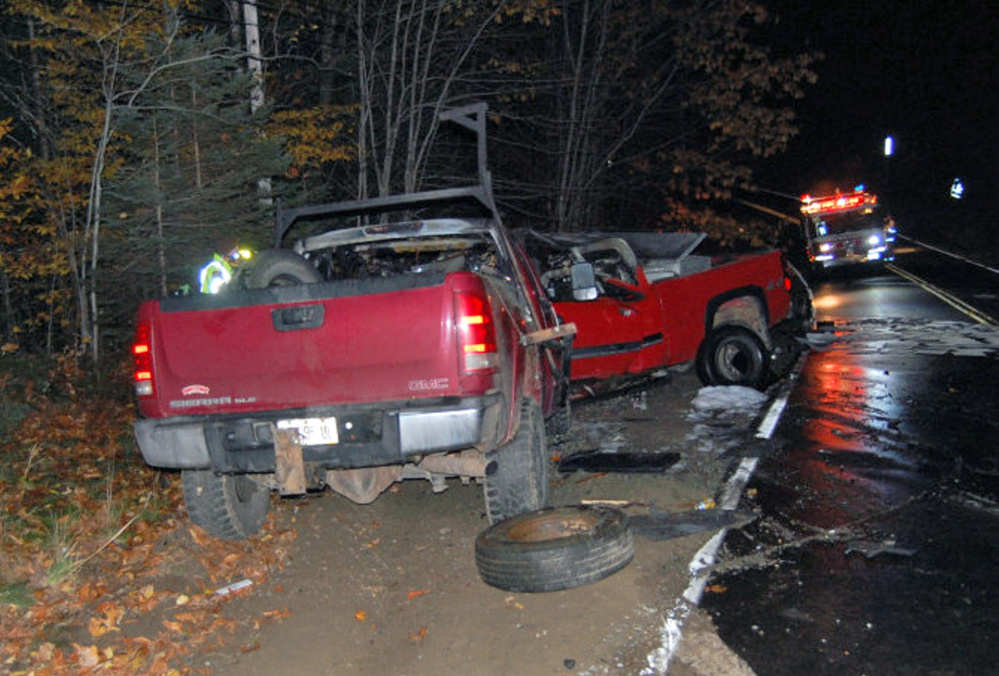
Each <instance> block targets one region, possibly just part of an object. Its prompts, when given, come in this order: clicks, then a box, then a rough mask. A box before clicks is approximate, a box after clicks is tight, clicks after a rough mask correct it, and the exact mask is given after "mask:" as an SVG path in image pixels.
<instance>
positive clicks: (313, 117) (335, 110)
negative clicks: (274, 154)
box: [267, 106, 358, 175]
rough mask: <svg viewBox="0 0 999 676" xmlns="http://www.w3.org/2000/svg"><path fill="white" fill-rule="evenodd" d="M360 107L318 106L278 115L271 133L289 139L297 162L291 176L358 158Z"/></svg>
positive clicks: (271, 125)
mask: <svg viewBox="0 0 999 676" xmlns="http://www.w3.org/2000/svg"><path fill="white" fill-rule="evenodd" d="M357 111H358V107H357V106H316V107H314V108H306V109H303V110H289V111H286V112H282V113H277V114H275V115H274V116H273V117H272V118H271V122H270V124H269V125H268V129H267V131H268V133H269V134H270V135H272V136H277V137H282V138H284V139H285V150H286V151H287V152H288V154H289V155H291V157H292V159H293V162H294V164H293V167H292V169H291V170H289V171H290V173H291V174H293V175H294V174H296V173H301V172H305V171H307V170H308V169H310V168H318V167H321V166H322V165H323V164H326V163H327V162H348V161H351V160H353V159H355V158H356V157H357V146H356V143H355V140H354V136H353V122H354V119H355V117H356V115H357Z"/></svg>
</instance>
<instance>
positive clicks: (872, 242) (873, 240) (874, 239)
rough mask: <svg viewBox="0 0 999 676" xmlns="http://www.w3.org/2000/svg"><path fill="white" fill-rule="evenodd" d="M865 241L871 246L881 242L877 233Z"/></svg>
mask: <svg viewBox="0 0 999 676" xmlns="http://www.w3.org/2000/svg"><path fill="white" fill-rule="evenodd" d="M867 243H868V244H870V245H871V246H877V245H878V244H881V238H880V237H878V236H877V235H871V236H870V237H868V238H867Z"/></svg>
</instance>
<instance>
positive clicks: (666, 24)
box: [494, 0, 814, 230]
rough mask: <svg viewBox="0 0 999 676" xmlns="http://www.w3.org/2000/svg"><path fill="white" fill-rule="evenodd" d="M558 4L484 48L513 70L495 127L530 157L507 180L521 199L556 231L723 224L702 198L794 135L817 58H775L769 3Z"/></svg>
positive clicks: (592, 0)
mask: <svg viewBox="0 0 999 676" xmlns="http://www.w3.org/2000/svg"><path fill="white" fill-rule="evenodd" d="M560 10H561V11H560V12H559V13H558V15H557V16H556V17H555V18H554V19H553V21H552V28H551V29H550V30H549V29H548V28H547V27H542V26H539V27H537V28H538V31H539V32H540V33H543V34H544V35H540V34H539V35H538V36H536V37H535V38H534V39H531V40H523V39H521V40H519V41H518V42H517V51H516V52H514V51H507V52H505V56H503V55H502V54H501V55H497V56H496V57H494V61H495V62H496V63H497V64H499V65H500V66H502V67H504V68H505V72H507V73H508V74H509V75H510V77H511V78H513V77H517V76H522V77H523V82H522V90H521V93H520V94H517V93H515V92H514V93H509V94H508V95H507V96H505V98H504V99H503V103H502V105H501V106H498V108H499V109H500V110H501V112H502V117H503V119H504V120H505V121H508V123H507V124H503V125H500V127H499V134H500V135H499V138H498V139H497V143H498V144H505V145H506V146H507V147H509V148H511V149H512V151H515V152H516V153H517V154H518V155H520V156H521V157H522V158H523V157H524V156H527V157H529V158H530V160H531V161H529V162H524V163H522V165H521V166H522V167H523V168H524V169H525V170H526V171H521V172H520V173H519V174H517V175H519V176H524V177H525V178H527V181H524V182H521V183H518V184H516V185H511V186H509V192H512V193H514V194H520V195H524V196H526V197H527V199H526V200H523V203H522V204H521V205H520V210H521V211H522V212H523V213H524V214H525V215H527V216H528V217H533V218H535V219H537V218H541V219H544V220H546V221H548V222H549V223H551V224H552V227H554V228H556V229H560V230H569V229H583V228H590V227H595V226H596V227H604V228H610V229H613V228H635V227H664V226H669V227H682V226H684V225H686V227H690V226H693V225H697V226H699V227H706V228H709V229H715V230H724V229H725V228H727V227H728V226H730V225H733V224H732V223H731V222H730V221H727V220H725V219H723V218H719V217H716V216H713V215H712V211H711V209H712V207H711V206H710V205H711V204H712V203H713V202H715V201H717V200H725V199H726V198H727V197H728V196H729V194H730V191H731V190H732V189H733V188H734V187H735V186H737V185H740V184H748V183H749V182H750V181H751V171H750V167H751V164H752V162H753V161H755V160H756V159H758V158H765V157H769V156H771V155H773V154H775V153H777V152H780V151H781V150H782V149H783V148H784V147H785V146H786V144H787V141H788V140H789V139H790V138H791V137H792V136H793V135H794V134H795V133H796V129H795V127H794V116H793V112H792V108H791V104H793V101H794V99H796V98H797V97H800V96H801V95H802V93H803V91H804V87H805V86H806V85H807V84H808V83H809V82H811V81H812V80H813V79H814V74H813V73H812V72H811V70H810V68H809V67H810V65H811V63H812V60H813V58H814V57H813V56H810V55H802V56H797V55H796V56H791V57H782V58H775V57H773V56H772V55H771V53H770V52H769V51H768V50H767V49H766V48H765V47H764V46H762V44H761V42H760V41H761V40H763V39H764V38H765V37H766V30H768V29H769V28H771V27H772V26H771V24H769V23H768V18H767V14H766V12H765V11H764V10H763V9H762V8H761V7H760V6H758V5H755V4H753V3H745V2H741V1H737V0H696V1H694V2H676V1H675V0H656V1H654V2H651V3H643V4H642V5H635V4H634V3H630V2H626V1H624V0H572V1H571V2H565V3H562V4H561V5H560ZM544 36H547V37H548V38H549V39H548V40H544V39H542V38H543V37H544ZM525 45H526V48H525ZM508 86H509V85H508ZM498 173H502V172H498ZM508 173H509V172H508ZM545 177H551V178H548V179H546V178H545ZM538 188H544V190H543V191H541V190H538ZM531 199H533V206H532V205H531Z"/></svg>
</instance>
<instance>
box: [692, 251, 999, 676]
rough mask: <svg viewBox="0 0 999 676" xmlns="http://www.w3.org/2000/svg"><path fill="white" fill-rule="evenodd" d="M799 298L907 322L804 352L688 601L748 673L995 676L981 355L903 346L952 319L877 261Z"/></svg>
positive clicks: (997, 452)
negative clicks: (931, 325)
mask: <svg viewBox="0 0 999 676" xmlns="http://www.w3.org/2000/svg"><path fill="white" fill-rule="evenodd" d="M899 264H900V265H904V262H900V263H899ZM816 305H817V308H818V313H819V319H820V320H828V321H829V322H831V323H830V324H826V325H825V326H826V328H827V331H834V330H839V329H844V328H846V329H847V331H846V333H849V330H848V328H849V326H850V325H851V323H853V322H857V321H861V318H863V321H868V322H870V321H872V319H871V318H874V320H873V321H879V322H881V324H879V325H878V328H880V329H884V330H885V331H891V330H892V328H893V325H892V323H893V322H896V321H899V322H909V323H908V324H907V325H906V330H907V331H908V334H907V335H906V336H905V337H903V339H901V340H889V341H881V340H870V341H867V342H863V341H858V342H856V343H854V344H852V345H850V346H849V347H847V348H843V347H838V348H837V347H831V348H829V349H817V350H812V351H811V352H810V353H809V355H808V357H807V359H806V360H805V362H804V366H803V370H802V372H801V373H800V376H799V378H798V381H797V382H796V384H795V387H794V388H793V391H792V394H791V396H790V398H789V400H788V406H787V409H786V412H785V414H784V416H783V418H782V420H781V422H780V425H779V427H778V429H777V431H776V434H775V436H774V440H775V442H776V443H775V445H774V446H775V449H774V450H773V451H772V452H770V453H769V454H768V455H767V456H766V457H764V458H763V459H762V460H761V462H760V465H759V467H758V469H757V471H756V473H755V474H754V477H753V479H752V481H751V482H750V484H749V486H748V490H747V497H746V499H745V500H744V502H743V505H742V507H743V508H753V509H755V510H756V511H757V513H758V514H759V518H757V519H756V520H755V521H754V522H752V523H751V524H749V525H747V526H745V527H743V528H741V529H739V530H734V531H730V532H729V533H728V536H727V538H726V540H725V545H724V547H723V550H722V553H721V556H720V557H719V559H720V565H719V567H718V572H716V573H715V574H713V575H712V577H711V578H710V580H709V582H708V588H707V589H708V592H709V593H707V594H705V596H704V598H703V599H702V601H701V606H702V608H704V609H705V610H707V611H708V612H710V613H711V615H712V617H713V619H714V622H715V624H716V626H717V628H718V632H719V635H720V636H721V638H722V639H723V640H724V641H725V643H726V644H728V646H729V647H730V648H732V649H733V650H734V651H735V652H737V653H738V654H739V655H740V656H742V657H743V658H744V659H745V660H746V661H747V662H748V663H749V664H750V666H751V667H752V668H753V669H754V671H756V673H757V674H760V675H761V676H764V675H769V674H775V675H777V674H804V673H810V674H871V675H878V674H927V675H930V674H932V675H934V676H939V675H944V674H999V609H997V606H996V603H997V600H999V599H997V591H999V581H997V579H999V547H997V545H999V508H997V505H999V478H997V477H999V442H997V441H996V439H997V433H999V422H997V420H996V412H997V411H999V407H997V406H996V402H997V399H999V395H997V394H996V392H997V388H996V386H995V383H996V382H997V378H999V358H997V356H996V355H995V354H994V353H988V352H986V353H985V354H975V353H974V351H971V352H967V353H962V352H961V351H960V350H958V351H954V350H940V351H938V352H940V353H937V354H934V353H933V352H934V351H933V350H927V349H920V346H921V343H920V330H919V325H918V322H921V321H941V322H950V321H967V319H966V318H965V317H962V316H961V315H959V314H958V313H957V312H956V310H954V309H953V308H951V307H950V306H947V305H946V304H944V303H942V302H940V301H939V300H937V299H936V298H934V297H932V296H930V295H929V294H926V293H925V292H923V291H921V290H920V289H918V288H917V287H916V286H914V285H913V284H911V283H910V282H908V281H905V280H903V279H901V278H899V277H896V276H894V275H891V274H888V273H886V272H885V271H873V272H870V271H868V272H864V273H862V274H851V275H846V276H840V277H833V278H831V279H826V280H824V281H822V282H821V283H819V284H818V285H817V286H816ZM914 320H915V321H917V324H915V325H913V324H912V321H914ZM877 337H879V336H878V335H876V336H875V338H877Z"/></svg>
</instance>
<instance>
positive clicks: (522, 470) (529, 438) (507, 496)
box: [483, 400, 549, 524]
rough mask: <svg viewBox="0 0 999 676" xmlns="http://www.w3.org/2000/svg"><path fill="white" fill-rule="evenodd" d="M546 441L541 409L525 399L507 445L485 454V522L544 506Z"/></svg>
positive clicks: (545, 499)
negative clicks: (486, 518) (516, 428)
mask: <svg viewBox="0 0 999 676" xmlns="http://www.w3.org/2000/svg"><path fill="white" fill-rule="evenodd" d="M548 465H549V458H548V442H547V439H546V438H545V423H544V420H543V418H542V414H541V407H540V406H538V404H537V402H534V401H530V400H527V401H525V402H524V404H523V408H522V409H521V413H520V428H519V429H518V430H517V434H516V435H515V436H514V438H513V439H511V440H510V443H508V444H506V445H505V446H501V447H499V448H497V449H495V450H493V451H489V452H488V453H486V479H485V484H484V488H483V490H484V492H485V499H486V514H487V516H488V517H489V523H491V524H492V523H498V522H500V521H502V520H504V519H508V518H510V517H511V516H516V515H517V514H522V513H524V512H531V511H534V510H536V509H541V508H542V507H544V506H545V505H546V504H547V503H548Z"/></svg>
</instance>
